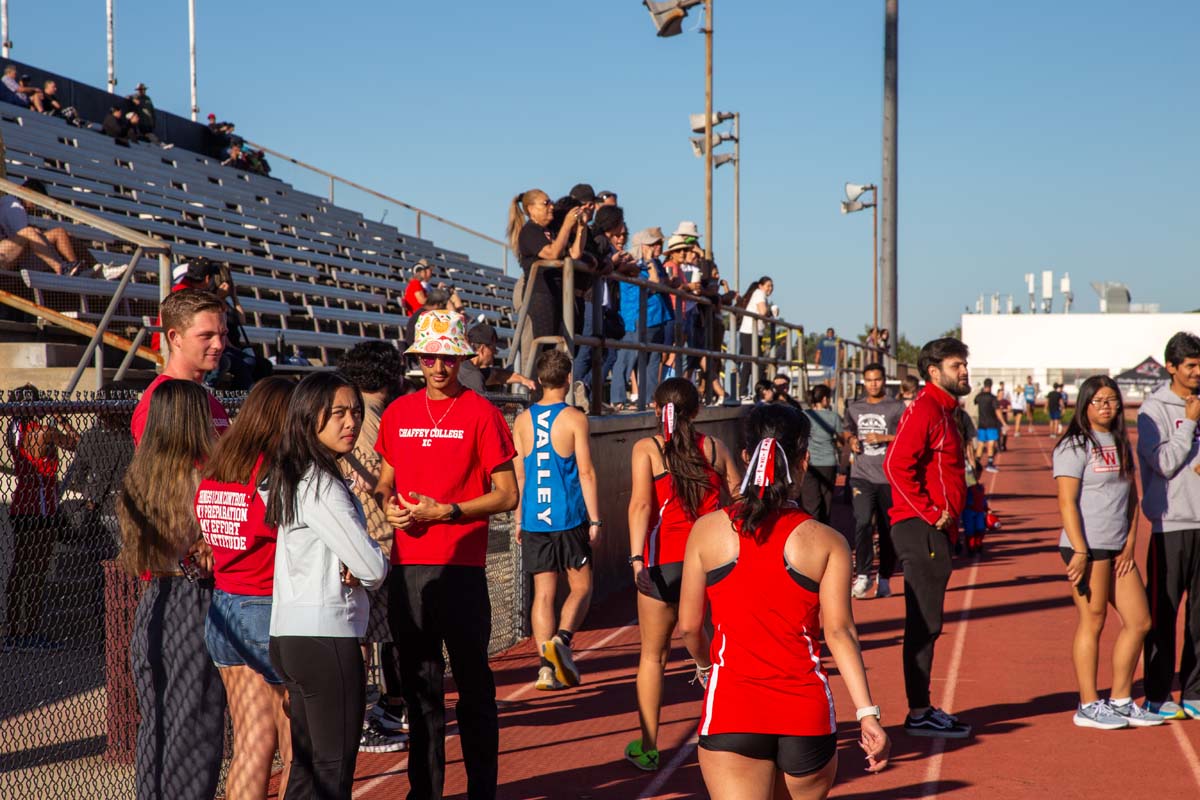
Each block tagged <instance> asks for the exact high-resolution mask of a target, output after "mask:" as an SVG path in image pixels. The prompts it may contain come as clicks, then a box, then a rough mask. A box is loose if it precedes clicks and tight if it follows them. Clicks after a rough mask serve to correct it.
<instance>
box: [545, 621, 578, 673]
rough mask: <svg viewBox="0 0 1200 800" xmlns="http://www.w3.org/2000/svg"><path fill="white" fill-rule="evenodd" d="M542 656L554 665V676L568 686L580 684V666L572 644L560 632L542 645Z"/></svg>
mask: <svg viewBox="0 0 1200 800" xmlns="http://www.w3.org/2000/svg"><path fill="white" fill-rule="evenodd" d="M542 658H544V659H546V660H547V661H549V662H550V663H551V664H552V665H554V677H556V678H558V680H559V681H560V682H561V683H563V684H564V685H566V686H578V685H579V667H577V666H575V656H574V655H573V654H572V653H571V646H570V645H568V644H567V643H565V642H564V641H563V640H562V639H561V638H559V636H558V634H555V635H554V636H551V637H550V640H549V641H548V642H546V643H545V644H543V645H542Z"/></svg>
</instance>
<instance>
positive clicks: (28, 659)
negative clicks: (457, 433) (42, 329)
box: [0, 389, 528, 800]
mask: <svg viewBox="0 0 1200 800" xmlns="http://www.w3.org/2000/svg"><path fill="white" fill-rule="evenodd" d="M242 398H243V396H242V395H233V394H223V395H221V401H222V403H223V404H224V405H225V406H226V408H227V409H228V410H229V412H230V414H231V416H232V415H235V414H236V412H237V410H238V408H239V407H240V405H241V401H242ZM492 399H493V400H495V401H496V402H498V403H502V405H501V408H502V410H503V411H504V415H505V418H506V420H507V421H508V422H509V424H510V425H511V423H512V422H513V420H514V419H515V417H516V415H517V414H518V413H520V410H521V408H522V404H521V402H520V401H519V400H515V399H514V398H513V397H509V396H498V397H494V398H492ZM137 400H138V394H137V393H135V392H128V391H120V390H110V391H101V392H98V393H75V394H74V395H72V396H71V397H69V398H68V397H66V396H62V395H56V394H53V393H49V392H42V393H35V392H32V391H29V390H28V389H18V390H15V391H13V392H10V393H9V396H8V398H7V399H6V402H0V431H2V432H3V436H4V445H3V447H0V581H2V582H3V583H2V585H3V587H4V590H3V594H2V595H0V604H2V605H0V620H2V621H3V623H4V624H3V631H4V637H3V640H2V647H0V798H4V799H5V800H25V799H26V798H29V800H33V799H34V798H37V800H68V799H69V800H75V798H104V799H105V800H109V799H119V798H132V797H133V796H134V767H133V759H134V742H135V737H136V734H137V725H138V711H137V702H136V698H135V695H134V685H133V678H132V675H131V670H130V659H129V648H130V638H131V632H132V628H133V618H134V611H135V609H136V608H137V604H138V599H139V597H140V593H141V592H142V591H143V589H144V586H143V584H142V582H140V581H138V580H136V579H134V578H132V577H130V576H128V575H126V574H125V573H124V572H122V571H121V570H120V569H118V568H117V567H116V564H115V562H114V561H113V559H114V557H115V556H116V554H117V550H118V546H119V533H118V528H117V521H116V513H115V500H116V495H117V491H118V490H119V488H120V485H121V480H122V477H123V475H124V472H125V469H126V467H127V466H128V464H129V462H130V460H131V459H132V457H133V439H132V437H131V436H130V432H129V426H130V420H131V415H132V413H133V409H134V407H135V406H136V404H137ZM513 524H514V519H513V515H512V514H506V515H501V516H497V517H494V518H493V519H492V525H491V531H490V536H489V546H488V556H487V569H488V584H489V586H490V590H491V602H492V641H491V651H492V652H493V653H494V652H498V651H500V650H503V649H505V648H507V647H510V646H511V645H513V644H514V643H516V642H517V641H518V640H519V639H520V638H521V637H522V636H523V635H524V631H525V627H526V623H525V619H526V615H525V613H524V608H525V605H526V604H527V597H528V592H527V590H526V588H525V581H524V576H523V575H522V573H521V570H520V552H519V549H518V548H517V547H516V546H515V544H514V542H513V536H512V526H513ZM377 677H378V676H376V679H377ZM226 731H227V733H226V749H225V752H226V757H227V758H228V755H229V752H230V750H229V745H230V736H229V733H228V731H229V725H228V721H227V724H226ZM226 766H228V763H227V762H226ZM218 796H223V791H222V792H221V793H219V794H218Z"/></svg>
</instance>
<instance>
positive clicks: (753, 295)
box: [738, 275, 775, 394]
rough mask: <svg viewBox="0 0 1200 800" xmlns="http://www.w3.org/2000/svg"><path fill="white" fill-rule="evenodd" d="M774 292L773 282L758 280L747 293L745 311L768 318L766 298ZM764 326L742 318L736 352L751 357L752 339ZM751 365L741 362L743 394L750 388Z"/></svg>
mask: <svg viewBox="0 0 1200 800" xmlns="http://www.w3.org/2000/svg"><path fill="white" fill-rule="evenodd" d="M774 290H775V282H774V281H772V280H771V279H770V278H768V277H766V276H765V275H764V276H763V277H761V278H759V279H758V282H757V284H755V285H754V286H753V287H751V289H750V290H749V291H748V292H747V294H748V297H747V298H746V305H745V309H746V310H747V311H750V312H752V313H754V314H758V315H760V316H763V317H765V316H768V315H770V313H771V309H770V308H769V307H768V306H767V298H768V297H770V296H771V292H773V291H774ZM765 329H766V328H765V326H764V325H763V323H762V322H761V321H760V320H756V319H754V318H753V317H745V316H743V317H742V321H741V324H740V325H739V326H738V352H740V353H741V354H742V355H747V356H748V355H751V354H753V352H754V350H753V347H754V337H755V336H762V335H763V333H764V331H765ZM750 374H751V364H750V362H749V361H743V362H742V366H741V385H742V389H741V391H742V392H743V394H744V393H745V392H746V391H747V389H748V388H749V386H750Z"/></svg>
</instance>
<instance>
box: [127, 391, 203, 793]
mask: <svg viewBox="0 0 1200 800" xmlns="http://www.w3.org/2000/svg"><path fill="white" fill-rule="evenodd" d="M215 436H216V433H215V431H214V429H213V423H212V415H211V413H210V412H209V395H208V392H206V391H205V390H204V388H203V387H201V386H200V385H199V384H196V383H193V382H192V381H180V380H169V381H165V382H164V383H162V384H160V385H159V386H158V388H157V389H155V390H154V394H153V395H152V396H151V399H150V405H149V410H148V412H147V416H146V427H145V429H144V431H143V434H142V439H141V444H140V446H139V447H138V448H137V451H136V452H135V453H134V456H133V460H132V461H131V462H130V463H129V469H128V470H126V472H125V480H124V483H123V485H122V489H121V494H120V497H119V498H118V500H117V519H118V521H119V523H120V527H121V543H122V546H121V552H120V555H119V556H118V558H117V563H118V564H120V565H121V566H122V567H123V568H124V569H125V570H126V571H127V572H129V573H130V574H131V575H137V576H140V577H142V578H143V579H144V580H145V581H146V584H145V587H146V588H145V590H144V591H143V592H142V596H141V598H140V599H139V600H138V606H137V612H136V614H135V615H134V620H133V635H132V639H131V642H130V648H129V658H130V663H131V666H132V668H133V682H134V690H135V691H136V693H137V701H138V711H140V712H141V721H140V722H139V723H138V731H137V748H136V755H135V764H136V775H137V777H136V780H137V796H138V798H139V800H168V799H170V800H174V798H195V800H212V797H213V795H215V794H216V791H217V780H218V778H219V777H220V774H221V757H222V754H223V753H222V751H223V746H224V735H225V688H224V686H222V684H221V678H220V676H219V675H218V674H217V670H216V668H215V667H214V666H213V663H212V660H211V659H210V658H209V655H208V650H207V649H206V648H205V644H204V620H205V618H206V617H207V616H208V608H209V603H210V601H211V598H212V590H213V582H212V579H211V577H209V575H210V573H211V558H210V557H209V555H208V549H207V547H206V546H205V544H204V540H203V539H202V538H201V536H200V525H199V524H198V523H197V521H196V516H195V514H194V513H193V511H192V503H193V501H194V500H195V497H196V489H197V487H198V486H199V483H200V475H199V469H200V465H202V464H204V463H205V462H206V461H207V460H208V456H209V453H210V452H211V450H212V445H213V438H214V437H215Z"/></svg>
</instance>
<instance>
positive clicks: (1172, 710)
mask: <svg viewBox="0 0 1200 800" xmlns="http://www.w3.org/2000/svg"><path fill="white" fill-rule="evenodd" d="M1146 710H1147V711H1149V712H1150V713H1151V714H1158V715H1159V716H1160V717H1162V718H1163V719H1187V714H1186V713H1185V712H1184V710H1183V708H1182V707H1181V706H1180V705H1179V704H1178V703H1176V702H1175V701H1174V700H1164V701H1163V702H1161V703H1152V702H1150V701H1149V700H1147V701H1146Z"/></svg>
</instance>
